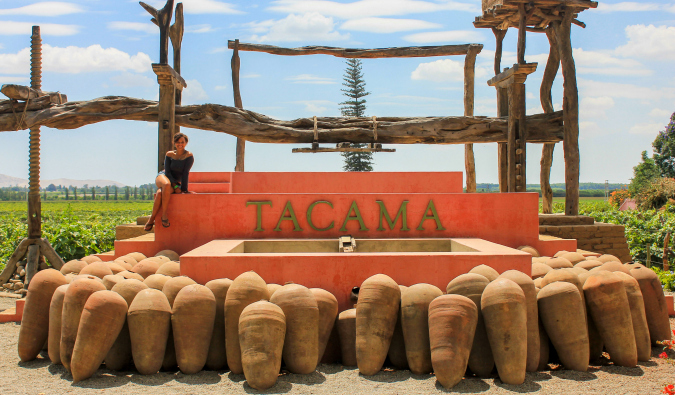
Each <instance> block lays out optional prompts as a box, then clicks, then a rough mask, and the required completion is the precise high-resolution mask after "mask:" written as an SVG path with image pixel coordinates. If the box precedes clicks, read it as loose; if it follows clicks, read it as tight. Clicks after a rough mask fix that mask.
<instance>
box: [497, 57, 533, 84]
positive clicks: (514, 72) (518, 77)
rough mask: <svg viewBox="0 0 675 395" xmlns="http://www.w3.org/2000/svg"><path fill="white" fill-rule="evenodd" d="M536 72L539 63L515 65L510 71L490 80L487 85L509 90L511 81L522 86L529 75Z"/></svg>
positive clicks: (506, 70) (505, 71) (507, 70)
mask: <svg viewBox="0 0 675 395" xmlns="http://www.w3.org/2000/svg"><path fill="white" fill-rule="evenodd" d="M535 71H537V63H525V64H514V65H513V67H511V68H510V69H509V68H507V69H505V70H504V71H503V72H501V73H499V74H497V75H496V76H494V77H492V78H490V79H489V80H488V82H487V84H488V85H490V86H497V87H500V88H507V87H508V86H509V85H510V84H511V80H514V81H515V82H516V83H521V84H522V83H524V82H525V80H526V79H527V75H528V74H532V73H534V72H535Z"/></svg>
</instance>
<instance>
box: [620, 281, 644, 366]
mask: <svg viewBox="0 0 675 395" xmlns="http://www.w3.org/2000/svg"><path fill="white" fill-rule="evenodd" d="M614 274H615V275H617V276H619V278H620V279H621V280H622V281H623V286H624V288H625V289H626V296H628V304H629V305H630V316H631V319H632V321H633V332H634V334H635V346H636V347H637V353H638V361H641V362H646V361H649V359H650V358H651V356H652V344H651V341H650V339H649V326H648V325H647V315H646V314H645V302H644V299H643V298H642V291H640V284H638V282H637V280H636V279H635V278H633V276H631V275H629V274H626V273H624V272H615V273H614Z"/></svg>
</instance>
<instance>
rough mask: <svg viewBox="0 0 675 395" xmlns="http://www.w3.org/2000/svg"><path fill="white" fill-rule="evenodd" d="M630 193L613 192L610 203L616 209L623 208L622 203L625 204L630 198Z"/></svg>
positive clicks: (621, 190)
mask: <svg viewBox="0 0 675 395" xmlns="http://www.w3.org/2000/svg"><path fill="white" fill-rule="evenodd" d="M630 197H631V196H630V192H628V189H617V190H616V191H612V193H611V194H610V196H609V203H610V204H611V205H612V206H615V207H617V208H618V207H621V203H623V201H624V200H626V199H628V198H630Z"/></svg>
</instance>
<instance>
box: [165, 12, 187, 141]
mask: <svg viewBox="0 0 675 395" xmlns="http://www.w3.org/2000/svg"><path fill="white" fill-rule="evenodd" d="M184 31H185V19H184V18H183V3H178V4H176V21H175V22H174V23H173V25H172V26H171V27H170V28H169V37H170V38H171V46H172V47H173V69H174V70H175V71H176V73H177V74H178V75H180V50H181V45H182V42H183V32H184ZM182 100H183V90H182V89H176V105H177V106H180V104H181V102H182ZM178 132H180V126H178V125H174V129H173V133H172V134H171V141H172V142H173V136H174V135H175V134H176V133H178Z"/></svg>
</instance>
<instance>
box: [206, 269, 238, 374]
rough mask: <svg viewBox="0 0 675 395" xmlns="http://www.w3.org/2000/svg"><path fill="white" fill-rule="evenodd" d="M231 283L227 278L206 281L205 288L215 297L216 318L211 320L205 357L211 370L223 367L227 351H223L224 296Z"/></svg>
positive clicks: (225, 364) (225, 362) (225, 363)
mask: <svg viewBox="0 0 675 395" xmlns="http://www.w3.org/2000/svg"><path fill="white" fill-rule="evenodd" d="M231 285H232V280H230V279H229V278H219V279H217V280H211V281H209V282H208V283H206V288H208V289H210V290H211V292H213V296H215V297H216V319H215V321H213V335H212V336H211V345H210V346H209V355H208V356H207V357H206V367H207V368H208V369H211V370H221V369H225V367H226V366H227V353H226V351H225V298H226V296H227V291H228V289H230V286H231Z"/></svg>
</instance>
